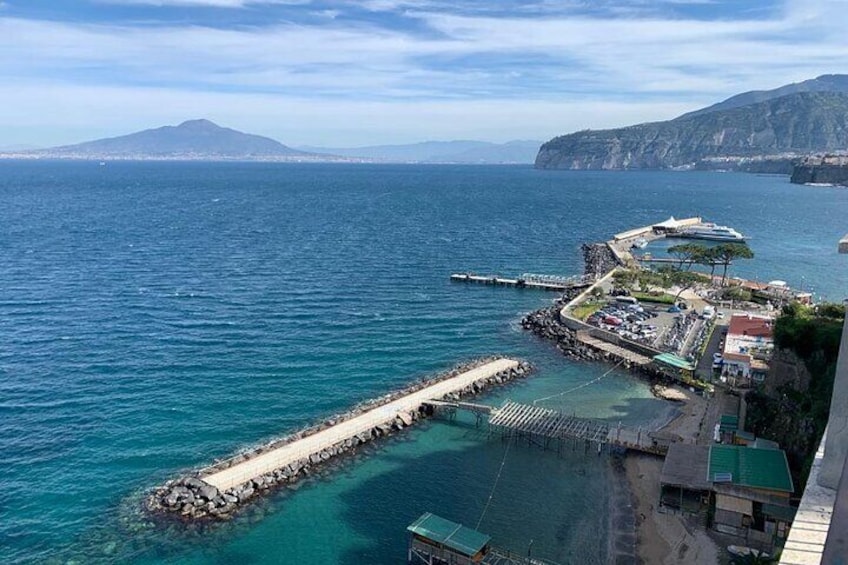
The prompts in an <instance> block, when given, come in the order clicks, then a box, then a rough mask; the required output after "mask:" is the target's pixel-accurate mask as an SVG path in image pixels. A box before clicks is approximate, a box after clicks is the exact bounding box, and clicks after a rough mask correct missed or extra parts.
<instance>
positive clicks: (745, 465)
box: [707, 445, 795, 493]
mask: <svg viewBox="0 0 848 565" xmlns="http://www.w3.org/2000/svg"><path fill="white" fill-rule="evenodd" d="M707 480H708V481H711V482H719V483H721V482H726V483H731V484H734V485H739V486H744V487H751V488H760V489H767V490H776V491H782V492H790V493H791V492H793V491H794V490H795V489H794V488H793V486H792V475H791V474H790V473H789V464H788V463H787V461H786V454H785V453H783V451H781V450H779V449H757V448H755V447H745V446H742V445H713V446H710V459H709V465H708V467H707Z"/></svg>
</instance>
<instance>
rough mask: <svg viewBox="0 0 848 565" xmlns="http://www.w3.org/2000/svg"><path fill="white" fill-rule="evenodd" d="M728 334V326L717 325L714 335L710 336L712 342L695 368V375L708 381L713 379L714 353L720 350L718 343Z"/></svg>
mask: <svg viewBox="0 0 848 565" xmlns="http://www.w3.org/2000/svg"><path fill="white" fill-rule="evenodd" d="M726 335H727V326H724V325H722V326H716V329H715V330H713V335H712V336H711V337H710V342H709V343H708V344H707V349H706V350H705V351H704V356H703V357H701V359H699V360H698V366H697V367H696V368H695V376H696V377H698V378H699V379H701V380H703V381H707V382H711V381H712V376H713V353H716V352H718V351H719V347H718V344H719V343H720V342H721V341H722V340H723V339H724V337H725V336H726Z"/></svg>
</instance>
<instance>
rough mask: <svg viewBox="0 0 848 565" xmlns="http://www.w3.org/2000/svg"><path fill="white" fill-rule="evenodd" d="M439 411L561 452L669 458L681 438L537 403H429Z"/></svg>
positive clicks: (506, 435)
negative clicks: (612, 451) (611, 451)
mask: <svg viewBox="0 0 848 565" xmlns="http://www.w3.org/2000/svg"><path fill="white" fill-rule="evenodd" d="M425 404H428V405H430V406H432V407H433V408H434V409H436V410H443V411H445V410H447V411H449V412H450V411H456V410H465V411H468V412H471V413H473V414H475V415H476V417H477V423H478V425H479V424H480V423H482V419H483V417H484V416H488V431H489V433H490V434H492V435H495V434H499V435H500V436H501V437H502V438H505V439H516V440H518V439H524V440H527V442H528V444H531V445H537V446H539V447H542V448H543V449H554V448H556V449H557V451H561V450H562V449H563V447H565V446H566V445H567V444H569V443H572V444H573V447H576V445H577V444H579V443H580V442H583V443H584V446H585V449H586V450H587V451H588V448H589V446H590V445H595V446H596V448H597V451H598V452H599V453H600V452H601V451H602V450H603V449H604V448H610V447H618V448H622V449H631V450H634V451H641V452H643V453H650V454H653V455H665V454H666V452H667V451H668V446H669V445H670V444H671V443H673V442H674V441H675V440H676V439H679V438H677V437H676V436H673V435H672V434H668V433H664V432H661V431H656V430H643V429H642V428H633V427H628V426H622V425H621V424H620V423H619V424H618V425H613V424H611V423H610V422H608V421H606V420H599V419H594V418H581V417H578V416H575V415H569V414H565V413H563V412H562V411H559V410H553V409H550V408H543V407H541V406H536V405H533V404H521V403H518V402H512V401H509V400H507V401H506V402H505V403H504V404H503V405H502V406H501V407H499V408H498V407H494V406H485V405H481V404H471V403H467V402H448V401H437V402H434V401H428V402H425Z"/></svg>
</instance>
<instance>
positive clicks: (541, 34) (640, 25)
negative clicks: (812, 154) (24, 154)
mask: <svg viewBox="0 0 848 565" xmlns="http://www.w3.org/2000/svg"><path fill="white" fill-rule="evenodd" d="M846 24H848V0H781V1H771V0H756V1H755V0H595V1H590V0H560V1H557V0H538V1H525V2H512V1H498V0H489V1H480V0H453V1H446V0H362V1H360V2H334V1H310V0H266V1H261V0H62V1H57V0H3V1H0V146H7V145H13V144H34V145H39V146H48V145H55V144H62V143H71V142H76V141H82V140H86V139H90V138H96V137H102V136H109V135H120V134H123V133H128V132H131V131H135V130H138V129H144V128H148V127H154V126H159V125H164V124H175V123H179V122H181V121H183V120H185V119H191V118H201V117H202V118H208V119H211V120H213V121H216V122H218V123H220V124H221V125H226V126H229V127H234V128H236V129H241V130H244V131H250V132H255V133H260V134H263V135H269V136H271V137H274V138H276V139H279V140H280V141H282V142H283V143H287V144H289V145H300V144H312V145H328V146H351V145H370V144H382V143H406V142H414V141H421V140H426V139H485V140H491V141H506V140H510V139H541V140H545V139H549V138H551V137H553V136H555V135H559V134H563V133H568V132H571V131H575V130H579V129H585V128H594V129H597V128H604V127H613V126H619V125H628V124H631V123H638V122H644V121H652V120H662V119H669V118H672V117H674V116H676V115H679V114H681V113H683V112H686V111H689V110H692V109H695V108H698V107H701V106H705V105H708V104H711V103H713V102H716V101H718V100H721V99H723V98H726V97H728V96H731V95H733V94H736V93H738V92H742V91H746V90H752V89H766V88H774V87H777V86H780V85H783V84H787V83H790V82H796V81H800V80H804V79H807V78H812V77H815V76H817V75H820V74H824V73H843V72H848V68H846V67H848V63H847V62H848V39H846V37H848V36H846V35H845V29H848V26H846Z"/></svg>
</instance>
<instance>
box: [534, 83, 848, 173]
mask: <svg viewBox="0 0 848 565" xmlns="http://www.w3.org/2000/svg"><path fill="white" fill-rule="evenodd" d="M846 147H848V94H846V93H843V92H797V93H793V94H789V95H786V96H781V97H778V98H774V99H770V100H766V101H763V102H756V103H753V104H749V105H746V106H741V107H732V108H729V109H719V110H714V111H710V112H707V113H702V114H694V115H693V114H688V115H685V116H681V117H679V118H676V119H674V120H670V121H667V122H655V123H647V124H640V125H636V126H630V127H624V128H619V129H612V130H599V131H594V130H586V131H580V132H577V133H573V134H570V135H564V136H561V137H557V138H554V139H552V140H551V141H549V142H547V143H545V144H544V145H542V147H541V148H540V150H539V153H538V155H537V156H536V167H537V168H540V169H664V168H696V167H698V168H716V167H714V166H705V165H704V164H705V163H706V164H707V165H709V164H710V163H711V162H712V163H714V162H716V161H717V160H718V161H719V162H721V160H724V162H725V165H726V166H724V167H720V168H729V169H736V168H740V167H738V166H737V165H738V163H744V162H750V161H751V160H752V159H754V160H756V159H762V158H763V157H764V156H769V157H770V158H776V159H778V158H779V159H784V160H785V159H792V158H796V157H801V156H803V155H807V154H809V153H813V152H822V151H833V150H836V149H843V148H846Z"/></svg>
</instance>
